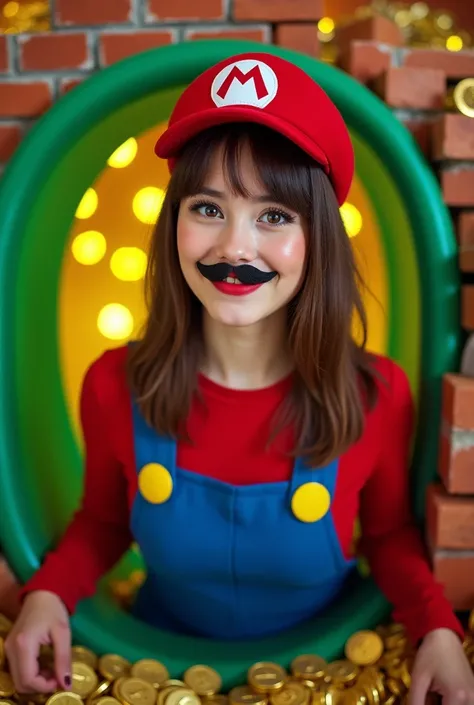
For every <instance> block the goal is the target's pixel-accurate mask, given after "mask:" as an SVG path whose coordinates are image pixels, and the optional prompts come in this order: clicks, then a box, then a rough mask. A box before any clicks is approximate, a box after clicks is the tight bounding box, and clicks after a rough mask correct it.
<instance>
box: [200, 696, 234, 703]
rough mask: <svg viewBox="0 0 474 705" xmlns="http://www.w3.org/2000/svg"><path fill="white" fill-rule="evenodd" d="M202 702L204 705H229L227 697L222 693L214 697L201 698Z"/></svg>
mask: <svg viewBox="0 0 474 705" xmlns="http://www.w3.org/2000/svg"><path fill="white" fill-rule="evenodd" d="M202 702H203V703H205V705H229V696H228V695H224V694H223V693H216V694H215V695H210V696H209V697H207V698H203V699H202Z"/></svg>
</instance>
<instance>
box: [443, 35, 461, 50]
mask: <svg viewBox="0 0 474 705" xmlns="http://www.w3.org/2000/svg"><path fill="white" fill-rule="evenodd" d="M463 46H464V42H463V40H462V39H461V37H458V35H457V34H452V35H451V36H450V37H448V38H447V39H446V49H447V50H448V51H461V49H462V48H463Z"/></svg>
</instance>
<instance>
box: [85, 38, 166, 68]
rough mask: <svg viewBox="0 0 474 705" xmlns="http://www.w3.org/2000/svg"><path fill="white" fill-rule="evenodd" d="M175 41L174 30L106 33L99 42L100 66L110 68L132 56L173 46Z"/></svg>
mask: <svg viewBox="0 0 474 705" xmlns="http://www.w3.org/2000/svg"><path fill="white" fill-rule="evenodd" d="M173 39H174V33H173V31H172V30H156V31H154V30H153V31H152V30H150V31H148V30H142V31H139V32H128V33H125V32H121V33H120V32H117V33H114V34H109V33H104V34H102V35H101V36H100V40H99V59H100V64H101V66H108V65H109V64H113V63H115V62H116V61H120V60H121V59H124V58H125V57H127V56H132V54H139V53H140V52H142V51H147V50H148V49H154V48H155V47H161V46H165V45H166V44H172V42H173Z"/></svg>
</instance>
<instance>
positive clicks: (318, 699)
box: [311, 683, 341, 705]
mask: <svg viewBox="0 0 474 705" xmlns="http://www.w3.org/2000/svg"><path fill="white" fill-rule="evenodd" d="M340 696H341V694H340V693H339V692H338V690H337V688H335V687H334V686H331V685H328V684H327V683H323V684H321V685H320V686H319V687H318V688H316V690H313V692H312V695H311V703H312V705H337V703H338V702H339V700H340Z"/></svg>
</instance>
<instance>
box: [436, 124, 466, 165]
mask: <svg viewBox="0 0 474 705" xmlns="http://www.w3.org/2000/svg"><path fill="white" fill-rule="evenodd" d="M433 159H465V160H468V159H474V120H473V119H472V118H469V117H467V116H466V115H457V114H456V113H445V114H444V115H442V116H441V117H439V118H438V120H436V122H435V123H434V126H433Z"/></svg>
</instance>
